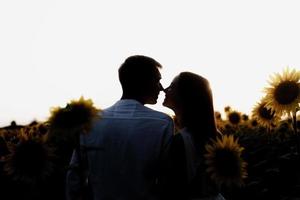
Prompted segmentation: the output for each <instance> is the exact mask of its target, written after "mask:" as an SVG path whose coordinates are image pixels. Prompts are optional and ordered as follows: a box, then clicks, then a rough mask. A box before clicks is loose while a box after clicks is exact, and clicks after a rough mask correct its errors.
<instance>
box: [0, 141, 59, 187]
mask: <svg viewBox="0 0 300 200" xmlns="http://www.w3.org/2000/svg"><path fill="white" fill-rule="evenodd" d="M23 136H25V137H23ZM10 148H11V149H10V151H11V153H10V154H9V155H8V157H7V159H6V163H5V166H4V171H5V172H6V174H7V175H8V176H9V177H11V178H12V180H14V181H17V182H19V183H23V184H37V183H39V182H40V181H46V180H47V178H49V177H50V176H51V174H52V173H53V172H54V162H53V159H54V154H53V149H52V148H50V147H48V146H47V145H46V144H45V143H44V141H43V140H42V139H39V138H36V137H31V136H28V135H22V136H20V141H19V143H18V144H16V145H13V146H11V147H10Z"/></svg>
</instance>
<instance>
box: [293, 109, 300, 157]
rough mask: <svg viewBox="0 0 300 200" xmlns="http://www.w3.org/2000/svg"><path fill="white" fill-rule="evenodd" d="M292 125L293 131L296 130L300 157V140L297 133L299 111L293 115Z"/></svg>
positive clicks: (295, 134)
mask: <svg viewBox="0 0 300 200" xmlns="http://www.w3.org/2000/svg"><path fill="white" fill-rule="evenodd" d="M292 119H293V120H292V125H293V130H294V137H295V140H296V148H297V154H298V156H300V140H299V139H300V138H299V135H298V133H297V110H296V111H295V112H294V113H293V114H292Z"/></svg>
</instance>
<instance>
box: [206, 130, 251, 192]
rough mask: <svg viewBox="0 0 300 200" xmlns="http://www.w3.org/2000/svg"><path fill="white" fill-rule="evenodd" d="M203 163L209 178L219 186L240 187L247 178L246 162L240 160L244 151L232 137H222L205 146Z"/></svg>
mask: <svg viewBox="0 0 300 200" xmlns="http://www.w3.org/2000/svg"><path fill="white" fill-rule="evenodd" d="M205 149H206V154H205V155H204V157H205V159H206V160H205V163H206V165H207V169H206V171H207V173H208V174H209V176H210V178H211V179H212V180H213V181H214V182H215V183H216V185H218V186H219V187H221V186H223V185H224V186H228V187H231V186H242V185H243V184H244V180H243V179H244V178H246V177H247V172H246V165H247V164H246V162H245V161H244V160H243V159H242V158H241V153H242V151H243V150H244V148H243V147H241V146H240V145H239V143H238V139H236V140H235V139H234V137H233V135H223V136H222V137H219V138H217V139H216V140H212V143H211V144H206V146H205Z"/></svg>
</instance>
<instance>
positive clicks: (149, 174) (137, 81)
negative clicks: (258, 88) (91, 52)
mask: <svg viewBox="0 0 300 200" xmlns="http://www.w3.org/2000/svg"><path fill="white" fill-rule="evenodd" d="M161 67H162V66H161V64H160V63H158V62H157V61H156V60H154V59H152V58H150V57H147V56H142V55H135V56H131V57H128V58H127V59H126V60H125V62H124V63H123V64H122V65H121V66H120V68H119V80H120V83H121V86H122V90H123V95H122V97H121V100H119V101H117V102H116V103H115V104H114V105H113V106H111V107H109V108H107V109H104V110H103V111H102V112H101V113H100V115H101V119H99V120H98V121H96V122H95V123H94V125H93V128H92V130H91V131H90V133H89V134H87V135H82V136H81V141H80V142H81V145H82V146H85V147H86V149H87V151H86V157H87V165H88V167H87V168H88V173H87V179H86V180H88V185H89V187H90V193H91V199H93V200H123V199H124V200H127V199H128V200H137V199H138V200H148V199H149V200H156V199H174V198H177V199H191V198H192V197H194V196H197V195H198V194H197V193H200V195H198V196H201V195H202V196H203V195H204V196H205V195H206V193H207V191H209V190H205V191H203V188H205V187H207V185H206V184H204V185H203V183H199V184H200V185H198V183H196V182H197V181H194V180H195V179H196V177H197V176H201V173H198V172H197V171H198V168H199V164H200V163H201V162H202V161H203V151H204V144H205V143H206V142H207V140H208V139H209V138H211V137H214V136H215V135H216V134H217V129H216V124H215V120H214V109H213V103H212V102H213V101H212V94H211V90H210V87H209V83H208V81H207V80H206V79H204V78H203V77H201V76H199V75H196V74H193V73H190V72H182V73H180V74H179V75H178V76H177V77H176V78H175V79H174V80H173V82H172V83H171V85H170V86H169V87H168V88H166V89H163V87H162V85H161V84H160V79H161V74H160V72H159V69H160V68H161ZM160 91H164V92H165V93H166V97H165V100H164V103H163V105H164V106H166V107H169V108H170V109H172V110H173V111H174V112H175V114H176V119H177V122H178V126H179V133H180V134H176V135H174V130H175V129H174V122H173V120H172V118H171V117H170V116H168V115H166V114H164V113H162V112H158V111H155V110H152V109H150V108H148V107H145V106H144V105H145V104H155V103H156V102H157V98H158V95H159V93H160ZM176 124H177V123H176ZM77 155H78V154H76V152H75V153H73V156H72V159H71V163H70V165H71V166H76V165H78V156H77ZM199 180H201V181H198V182H203V181H202V180H204V178H202V177H201V178H200V179H199ZM79 182H80V177H78V173H76V172H75V171H74V170H73V171H72V170H70V171H69V172H68V174H67V198H68V199H76V198H77V197H78V194H77V192H78V191H79V188H80V185H79ZM201 184H202V185H201ZM198 187H199V188H198ZM199 190H200V191H199ZM208 195H214V193H213V192H212V193H210V194H208Z"/></svg>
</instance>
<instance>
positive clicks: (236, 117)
mask: <svg viewBox="0 0 300 200" xmlns="http://www.w3.org/2000/svg"><path fill="white" fill-rule="evenodd" d="M227 118H228V121H229V122H230V123H231V124H232V125H238V124H239V123H240V122H241V121H242V115H241V113H240V112H238V111H229V112H228V113H227Z"/></svg>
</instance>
